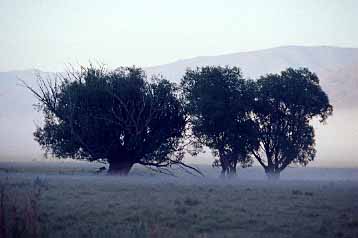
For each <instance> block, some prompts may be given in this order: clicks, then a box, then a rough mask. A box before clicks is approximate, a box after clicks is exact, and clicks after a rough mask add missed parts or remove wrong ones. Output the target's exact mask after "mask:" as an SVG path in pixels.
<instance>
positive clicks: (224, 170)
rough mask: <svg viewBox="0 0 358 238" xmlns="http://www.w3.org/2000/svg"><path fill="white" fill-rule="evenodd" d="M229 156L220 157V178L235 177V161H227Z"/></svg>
mask: <svg viewBox="0 0 358 238" xmlns="http://www.w3.org/2000/svg"><path fill="white" fill-rule="evenodd" d="M229 159H230V158H229V157H221V158H220V163H221V175H220V177H221V178H226V177H228V178H232V177H235V176H236V175H237V174H236V164H237V162H236V161H231V162H230V161H229Z"/></svg>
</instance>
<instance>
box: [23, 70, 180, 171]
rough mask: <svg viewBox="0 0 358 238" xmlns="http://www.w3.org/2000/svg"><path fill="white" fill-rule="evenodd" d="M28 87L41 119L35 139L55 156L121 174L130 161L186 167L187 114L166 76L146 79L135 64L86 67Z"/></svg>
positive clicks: (129, 166)
mask: <svg viewBox="0 0 358 238" xmlns="http://www.w3.org/2000/svg"><path fill="white" fill-rule="evenodd" d="M27 86H28V85H27ZM28 88H29V89H30V90H31V92H32V93H33V94H34V95H35V96H36V97H37V99H38V100H39V108H40V110H42V111H43V113H44V117H45V122H44V125H43V126H42V127H39V128H38V129H37V130H36V132H35V133H34V135H35V139H36V140H37V141H38V143H39V144H40V145H41V146H42V147H43V148H44V149H46V151H47V152H50V153H52V154H54V155H55V156H57V157H62V158H68V157H70V158H74V159H81V160H88V161H96V160H100V161H105V162H108V163H109V172H112V173H118V174H123V175H126V174H128V172H129V171H130V169H131V168H132V166H133V165H134V164H142V165H145V166H154V167H166V166H170V165H173V164H178V165H180V166H186V165H185V164H183V163H182V158H183V153H181V152H182V151H181V149H182V146H181V143H182V136H183V132H184V128H185V125H186V115H185V112H184V109H183V105H182V102H181V101H180V99H179V97H178V95H177V88H176V86H175V85H174V84H172V83H170V82H168V81H167V80H165V79H162V78H155V79H153V80H152V81H151V82H148V81H147V80H146V76H145V74H144V72H143V70H141V69H139V68H135V67H132V68H119V69H117V70H115V71H107V70H105V69H104V68H101V67H97V68H95V67H89V68H82V69H81V71H80V72H70V73H67V74H66V75H62V76H61V77H59V78H57V79H56V80H47V79H41V78H40V80H39V89H38V90H37V89H34V88H32V87H29V86H28Z"/></svg>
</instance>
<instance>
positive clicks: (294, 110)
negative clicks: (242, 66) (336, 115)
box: [251, 68, 333, 177]
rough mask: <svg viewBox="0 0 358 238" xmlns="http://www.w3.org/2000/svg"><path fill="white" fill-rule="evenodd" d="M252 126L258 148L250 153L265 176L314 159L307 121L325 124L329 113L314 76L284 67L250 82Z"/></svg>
mask: <svg viewBox="0 0 358 238" xmlns="http://www.w3.org/2000/svg"><path fill="white" fill-rule="evenodd" d="M251 84H252V85H253V87H252V88H253V89H254V95H255V97H254V103H253V108H252V110H253V113H252V120H253V122H254V123H255V130H256V133H255V134H256V135H257V138H258V140H259V142H260V147H259V149H258V150H257V151H253V153H252V154H253V155H254V157H255V158H256V159H257V161H258V162H259V163H260V164H261V165H262V166H263V168H264V169H265V171H266V173H267V174H268V176H269V177H277V176H279V174H280V172H281V171H282V170H284V169H285V168H286V167H287V166H288V165H290V164H292V163H295V164H301V165H304V166H305V165H307V164H308V163H309V161H312V160H313V159H314V158H315V154H316V150H315V134H314V128H313V127H312V125H310V121H311V120H312V119H314V118H318V119H319V121H320V122H324V121H326V119H327V118H328V116H330V115H331V114H332V112H333V107H332V105H330V103H329V99H328V96H327V94H326V93H325V92H324V91H323V90H322V88H321V86H320V85H319V79H318V77H317V75H316V74H314V73H312V72H310V71H309V70H308V69H306V68H301V69H292V68H288V69H287V70H285V71H282V72H281V73H280V74H269V75H266V76H263V77H261V78H260V79H258V80H257V81H252V82H251Z"/></svg>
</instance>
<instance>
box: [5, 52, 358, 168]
mask: <svg viewBox="0 0 358 238" xmlns="http://www.w3.org/2000/svg"><path fill="white" fill-rule="evenodd" d="M202 65H235V66H239V67H240V68H241V69H242V70H243V73H244V76H246V77H252V78H256V77H259V76H260V75H264V74H267V73H275V72H279V71H281V70H283V69H285V68H287V67H308V68H309V69H311V70H312V71H314V72H316V73H317V74H318V76H319V77H320V79H321V84H322V85H323V87H324V89H325V90H326V91H327V92H328V95H329V97H330V99H331V102H332V103H333V105H334V107H335V112H334V116H333V118H330V119H329V120H328V125H327V126H324V127H321V126H319V127H317V149H318V156H317V157H318V160H317V161H318V163H317V165H321V166H322V165H324V166H335V165H340V166H345V167H346V166H355V167H358V157H357V156H356V155H357V154H358V153H357V152H358V149H357V148H358V140H356V137H357V136H358V124H357V123H356V121H357V119H356V118H357V117H358V49H356V48H339V47H301V46H287V47H278V48H272V49H267V50H259V51H251V52H243V53H236V54H229V55H221V56H208V57H196V58H193V59H185V60H180V61H177V62H174V63H171V64H165V65H160V66H155V67H150V68H146V69H145V70H146V71H147V72H148V74H163V75H164V76H166V77H167V78H168V79H170V80H172V81H176V82H178V81H179V80H180V78H181V77H182V75H183V74H184V72H185V69H186V68H188V67H190V68H195V67H197V66H202ZM37 73H41V74H43V75H45V76H46V75H52V74H53V73H44V72H38V71H36V70H25V71H11V72H2V73H1V72H0V160H12V159H15V158H16V159H25V160H29V159H32V158H35V157H38V156H39V155H40V154H41V153H40V149H39V146H38V145H37V144H36V142H35V141H33V135H32V133H33V131H34V130H35V123H37V124H39V123H41V121H42V120H41V114H39V113H37V112H35V111H34V109H33V106H32V105H33V104H34V103H35V99H34V97H33V96H32V95H31V94H30V93H29V92H28V91H27V90H26V89H24V88H23V87H21V86H19V85H18V84H19V81H18V78H21V79H23V80H25V81H26V82H27V83H29V84H30V85H35V82H36V80H35V75H36V74H37ZM202 157H206V158H208V157H210V154H209V153H207V154H205V155H202ZM322 158H324V159H322ZM203 161H205V162H208V163H209V162H211V161H212V158H209V159H206V160H205V159H204V160H199V161H197V162H199V163H200V162H203ZM338 161H340V162H338ZM197 162H196V163H197Z"/></svg>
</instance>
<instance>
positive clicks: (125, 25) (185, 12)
mask: <svg viewBox="0 0 358 238" xmlns="http://www.w3.org/2000/svg"><path fill="white" fill-rule="evenodd" d="M357 22H358V1H355V0H351V1H348V0H347V1H345V0H337V1H333V0H305V1H304V0H297V1H289V0H281V1H273V0H270V1H267V0H261V1H258V0H245V1H239V0H220V1H219V0H217V1H209V0H202V1H201V0H180V1H170V0H126V1H124V0H107V1H105V0H101V1H90V0H76V1H74V0H0V30H1V32H0V52H1V57H0V71H7V70H14V69H26V68H39V69H43V70H51V71H53V70H61V69H63V67H64V64H65V63H73V64H86V63H88V61H89V60H99V61H102V62H104V63H106V64H108V65H109V66H110V67H116V66H119V65H133V64H136V65H140V66H149V65H157V64H163V63H169V62H172V61H175V60H178V59H182V58H188V57H194V56H201V55H217V54H225V53H234V52H239V51H246V50H256V49H263V48H269V47H275V46H281V45H334V46H346V47H358V28H357Z"/></svg>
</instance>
